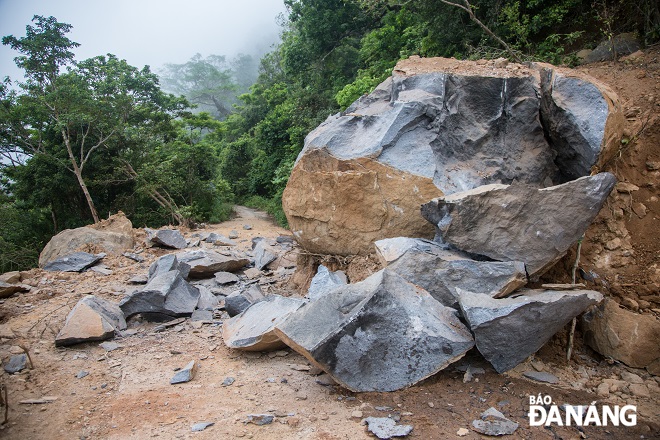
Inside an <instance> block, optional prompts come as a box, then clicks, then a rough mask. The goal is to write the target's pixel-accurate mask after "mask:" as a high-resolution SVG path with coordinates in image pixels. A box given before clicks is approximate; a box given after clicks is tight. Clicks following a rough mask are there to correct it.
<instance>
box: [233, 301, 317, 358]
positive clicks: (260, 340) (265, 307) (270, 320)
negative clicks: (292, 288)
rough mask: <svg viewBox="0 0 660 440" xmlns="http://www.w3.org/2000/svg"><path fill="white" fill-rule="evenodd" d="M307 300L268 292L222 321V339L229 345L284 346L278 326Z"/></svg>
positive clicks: (261, 348) (248, 348) (253, 347)
mask: <svg viewBox="0 0 660 440" xmlns="http://www.w3.org/2000/svg"><path fill="white" fill-rule="evenodd" d="M303 304H305V301H304V300H302V299H299V298H287V297H284V296H280V295H269V296H267V297H266V298H265V299H264V300H263V301H259V302H257V303H256V304H253V305H252V306H251V307H249V308H248V309H246V310H245V311H244V312H242V313H241V314H239V315H236V316H234V317H233V318H231V319H228V320H226V321H224V322H223V323H222V339H223V340H224V341H225V344H227V347H229V348H235V349H239V350H246V351H268V350H276V349H278V348H282V347H285V344H284V342H282V341H281V340H280V338H279V337H278V336H277V335H276V334H275V326H276V325H278V324H280V323H281V322H283V321H284V320H285V319H286V318H287V317H288V316H289V315H290V314H291V313H293V312H295V311H296V310H298V309H299V308H300V307H302V305H303Z"/></svg>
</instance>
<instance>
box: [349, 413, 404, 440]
mask: <svg viewBox="0 0 660 440" xmlns="http://www.w3.org/2000/svg"><path fill="white" fill-rule="evenodd" d="M362 421H363V422H364V423H366V424H367V429H368V430H369V432H371V433H372V434H373V435H375V436H376V437H378V438H379V439H384V440H386V439H390V438H392V437H405V436H407V435H408V434H410V433H411V432H412V430H413V427H412V426H410V425H399V424H397V423H396V421H395V420H394V419H391V418H389V417H367V418H366V419H363V420H362Z"/></svg>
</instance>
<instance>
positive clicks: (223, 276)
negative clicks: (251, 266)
mask: <svg viewBox="0 0 660 440" xmlns="http://www.w3.org/2000/svg"><path fill="white" fill-rule="evenodd" d="M214 276H215V282H216V283H218V284H219V285H221V286H224V285H225V284H232V283H236V282H238V276H236V275H234V274H233V273H231V272H216V273H215V275H214Z"/></svg>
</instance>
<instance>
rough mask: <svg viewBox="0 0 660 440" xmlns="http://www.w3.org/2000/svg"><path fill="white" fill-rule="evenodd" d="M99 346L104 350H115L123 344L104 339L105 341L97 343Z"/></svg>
mask: <svg viewBox="0 0 660 440" xmlns="http://www.w3.org/2000/svg"><path fill="white" fill-rule="evenodd" d="M99 347H101V348H102V349H104V350H105V351H115V350H119V349H120V348H122V347H123V345H119V344H117V343H116V342H112V341H106V342H101V343H100V344H99Z"/></svg>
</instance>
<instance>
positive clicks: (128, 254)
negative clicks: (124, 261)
mask: <svg viewBox="0 0 660 440" xmlns="http://www.w3.org/2000/svg"><path fill="white" fill-rule="evenodd" d="M122 255H123V256H124V257H126V258H129V259H131V260H133V261H135V262H137V263H143V262H144V257H143V256H141V255H138V254H135V253H133V252H124V253H123V254H122Z"/></svg>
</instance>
